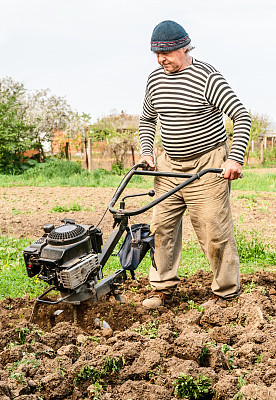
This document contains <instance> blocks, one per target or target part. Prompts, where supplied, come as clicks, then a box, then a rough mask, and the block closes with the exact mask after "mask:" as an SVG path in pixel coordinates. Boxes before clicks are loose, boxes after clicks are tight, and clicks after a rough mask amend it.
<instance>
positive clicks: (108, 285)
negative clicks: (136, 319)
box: [23, 162, 223, 305]
mask: <svg viewBox="0 0 276 400" xmlns="http://www.w3.org/2000/svg"><path fill="white" fill-rule="evenodd" d="M222 171H223V170H222V169H206V170H203V171H201V172H199V173H198V174H194V175H189V174H181V173H169V172H156V171H148V165H147V163H145V162H142V163H139V164H136V165H134V166H133V167H132V168H131V170H130V171H129V172H128V173H127V174H126V175H125V177H124V178H123V180H122V181H121V183H120V185H119V187H118V188H117V190H116V192H115V194H114V196H113V198H112V200H111V202H110V204H109V207H108V208H109V211H110V212H111V213H112V214H113V218H114V224H113V231H112V233H111V234H110V236H109V238H108V239H107V241H106V243H105V244H104V246H103V247H102V231H101V230H100V229H99V228H98V226H94V225H80V224H76V223H75V220H73V219H67V218H65V219H63V220H62V222H63V225H60V226H58V227H55V226H54V225H52V224H48V225H45V226H44V227H43V229H44V235H43V236H42V237H41V238H40V239H38V240H36V241H35V242H34V243H32V244H31V245H30V246H29V247H26V248H25V249H24V251H23V255H24V259H25V265H26V269H27V274H28V276H29V277H30V278H31V277H34V276H36V275H37V276H38V278H39V279H41V280H42V281H44V282H47V283H48V284H49V285H51V286H50V288H48V289H47V290H46V291H45V292H44V293H42V294H41V295H40V296H39V297H38V298H37V301H38V302H40V303H46V304H57V303H60V302H66V303H70V304H73V305H78V304H80V303H81V302H83V301H86V300H89V301H92V302H94V301H98V300H99V299H100V298H101V297H102V296H104V295H106V294H113V295H114V296H115V298H116V299H117V300H119V301H120V300H121V296H120V292H119V290H118V286H119V285H120V284H121V283H122V282H124V281H125V280H126V279H127V274H126V270H130V272H131V275H132V277H133V278H134V272H133V270H134V269H135V268H137V266H138V264H139V262H140V261H141V259H142V257H143V256H144V254H145V252H146V251H147V250H148V249H151V253H152V254H153V252H154V244H153V236H150V230H149V226H148V225H146V224H137V225H132V226H129V219H130V217H131V216H133V215H139V214H141V213H143V212H145V211H147V210H149V209H150V208H152V207H153V206H155V205H156V204H158V203H160V202H161V201H163V200H164V199H166V198H167V197H169V196H171V195H172V194H174V193H175V192H177V191H178V190H180V189H182V188H184V187H185V186H187V185H189V184H191V183H192V182H193V181H195V180H196V179H200V177H201V176H203V175H205V174H206V173H216V174H221V173H222ZM133 175H143V176H145V175H146V176H168V177H177V178H181V179H182V178H183V179H186V180H185V181H184V182H183V183H181V184H179V185H178V186H176V187H175V188H174V189H172V190H170V191H169V192H167V193H166V194H164V195H162V196H160V197H159V198H157V199H155V200H153V201H152V202H150V203H149V204H147V205H146V206H144V207H141V208H139V209H137V210H126V209H125V199H126V198H129V197H135V196H142V195H149V196H154V194H155V193H154V191H153V190H151V191H149V192H148V193H143V194H134V195H130V196H125V197H123V198H122V200H121V201H120V208H119V209H118V210H116V209H114V208H113V207H114V206H115V204H116V203H117V201H118V199H119V198H120V196H121V194H122V193H123V191H124V189H125V188H126V186H127V184H128V183H129V181H130V179H131V178H132V176H133ZM98 225H99V224H98ZM136 228H138V229H136ZM125 231H128V234H127V236H128V239H127V237H126V238H125V241H124V243H123V245H122V247H121V250H120V252H119V253H121V257H120V261H121V263H122V268H121V269H119V270H117V271H116V272H114V273H113V274H111V275H109V276H108V277H106V278H104V279H103V268H104V266H105V264H106V262H107V260H108V259H109V257H110V255H111V254H112V252H113V250H114V248H115V246H116V245H117V243H118V241H119V240H120V238H121V237H122V235H123V234H124V232H125ZM122 260H123V262H122ZM53 290H57V291H59V292H60V297H59V298H58V299H57V300H55V301H54V300H53V301H52V300H49V299H48V298H47V299H45V296H46V295H47V294H48V293H50V292H51V291H53Z"/></svg>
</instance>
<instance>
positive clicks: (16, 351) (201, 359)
mask: <svg viewBox="0 0 276 400" xmlns="http://www.w3.org/2000/svg"><path fill="white" fill-rule="evenodd" d="M275 278H276V273H269V272H258V273H256V274H254V276H252V275H244V276H242V285H243V293H242V295H241V296H240V298H239V300H238V301H237V302H233V303H230V304H229V305H228V306H227V307H225V308H221V307H220V306H218V305H211V306H210V307H206V308H205V309H204V310H203V309H200V308H199V307H198V306H199V305H200V304H202V303H203V302H204V301H205V300H207V299H208V298H209V296H210V284H211V274H209V273H206V272H202V271H198V272H197V273H196V275H195V276H192V277H189V278H186V279H181V283H180V285H179V287H178V290H177V294H176V297H175V300H174V303H173V304H172V305H171V306H166V307H161V308H160V309H159V310H158V311H154V312H152V311H146V310H145V309H143V308H142V307H141V300H142V299H143V298H144V296H145V295H146V294H147V293H148V292H149V288H148V285H147V280H146V278H144V277H140V278H139V277H138V279H137V281H131V280H128V281H126V282H125V284H124V287H123V292H124V297H125V300H126V301H125V303H118V302H116V301H115V300H114V299H113V298H110V299H106V300H104V301H102V302H100V303H97V304H92V305H91V304H82V305H80V306H78V312H77V316H78V317H77V323H74V318H73V308H72V306H71V305H65V304H62V305H60V304H59V305H55V306H48V305H47V306H46V305H39V306H36V309H35V310H34V313H33V318H32V323H30V322H29V321H30V317H31V314H32V311H33V306H34V300H30V299H29V298H28V297H27V296H26V297H24V298H17V299H13V300H12V299H10V298H7V299H5V300H3V301H2V302H1V303H0V312H1V314H0V325H1V327H0V329H1V331H0V398H1V400H10V399H17V400H41V399H45V400H56V399H66V400H77V399H79V400H86V399H102V400H107V399H108V400H130V399H132V400H138V399H139V400H141V399H142V400H151V399H152V400H155V399H161V400H172V399H176V397H174V389H175V384H174V382H175V380H176V379H177V378H178V377H179V376H180V374H181V373H184V374H188V375H191V376H192V377H194V378H195V379H196V378H197V377H198V376H199V375H200V374H202V375H203V376H205V377H209V378H210V379H211V382H212V390H214V391H216V394H212V393H211V392H209V394H208V395H207V394H206V395H204V396H203V397H200V398H203V399H221V400H224V399H225V400H226V399H234V396H235V395H237V394H238V393H239V395H238V396H239V397H237V396H236V398H235V399H256V400H262V399H269V400H273V399H276V345H275V343H276V342H275V338H276V318H275V317H276V304H275V301H276V290H275ZM252 282H254V284H255V286H254V284H252ZM253 286H254V287H253ZM191 300H192V301H193V302H194V303H193V302H192V301H191ZM188 301H189V303H188ZM57 309H58V310H62V311H63V312H62V313H60V314H59V315H58V316H54V314H53V313H54V311H56V310H57ZM96 317H98V318H99V319H100V320H101V321H105V322H107V323H108V324H109V325H110V328H106V329H103V330H102V329H101V328H99V327H97V325H96V324H95V322H94V320H95V318H96ZM114 360H115V361H114ZM108 362H109V364H108ZM112 362H113V363H114V362H115V363H117V364H112ZM108 365H109V367H108ZM114 365H115V367H114ZM104 366H105V373H103V370H104ZM112 366H113V367H112ZM116 366H117V368H116ZM91 371H92V372H91ZM89 372H90V375H89ZM99 372H102V376H101V377H100V378H99ZM97 373H98V375H96V374H97ZM96 379H97V380H98V381H100V383H101V385H102V388H100V390H99V387H98V390H99V391H100V394H99V393H98V394H97V386H95V385H94V383H95V380H96ZM242 394H243V395H244V397H241V396H242ZM187 398H190V399H193V398H196V397H187Z"/></svg>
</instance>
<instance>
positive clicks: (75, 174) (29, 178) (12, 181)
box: [0, 160, 152, 188]
mask: <svg viewBox="0 0 276 400" xmlns="http://www.w3.org/2000/svg"><path fill="white" fill-rule="evenodd" d="M126 172H127V170H123V171H122V175H118V174H117V173H115V171H114V170H113V171H107V170H105V169H102V168H99V169H95V170H94V171H93V172H92V173H91V174H90V173H89V172H88V171H87V170H84V169H82V168H81V167H80V165H79V163H76V162H72V161H64V160H49V161H47V162H46V163H41V164H36V166H35V167H33V168H30V169H28V170H27V171H24V172H23V173H22V174H20V175H1V174H0V186H2V187H9V186H51V187H53V186H63V187H64V186H69V187H76V186H84V187H117V186H118V185H119V183H120V182H121V180H122V179H123V176H124V174H125V173H126ZM128 186H129V187H138V188H151V187H152V179H151V178H143V177H142V176H138V175H137V176H134V177H133V178H132V179H131V181H130V183H129V185H128Z"/></svg>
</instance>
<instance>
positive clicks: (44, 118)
mask: <svg viewBox="0 0 276 400" xmlns="http://www.w3.org/2000/svg"><path fill="white" fill-rule="evenodd" d="M0 84H1V87H2V88H3V90H2V94H3V96H4V97H5V96H8V95H10V94H11V93H13V94H14V95H16V102H17V114H18V116H19V115H20V116H21V119H22V121H23V123H24V124H25V125H26V126H32V132H31V138H32V146H33V148H35V149H37V150H38V152H39V155H40V157H39V158H41V159H42V160H43V159H44V158H45V155H44V147H45V146H47V144H48V145H49V144H50V143H51V142H52V140H53V137H54V134H55V132H56V131H57V130H62V131H63V132H64V133H65V135H66V137H67V142H68V141H69V140H70V139H72V140H73V141H76V143H77V142H78V137H79V136H80V135H81V137H83V138H84V135H85V132H86V130H87V127H88V126H89V123H90V116H89V115H87V114H79V113H77V112H76V111H74V110H73V109H72V108H71V106H70V105H69V104H68V103H67V101H66V99H65V98H64V97H60V96H56V95H54V94H52V93H51V92H50V90H49V89H45V90H35V91H30V90H27V89H25V88H24V86H23V84H22V83H18V82H15V81H14V80H13V79H12V78H9V77H8V78H4V79H2V80H0ZM19 89H20V90H19ZM29 133H30V132H29ZM48 147H49V146H48Z"/></svg>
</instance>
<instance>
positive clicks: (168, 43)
mask: <svg viewBox="0 0 276 400" xmlns="http://www.w3.org/2000/svg"><path fill="white" fill-rule="evenodd" d="M189 43H191V39H190V38H189V35H188V33H187V32H186V31H185V29H184V28H183V27H182V26H181V25H179V24H177V23H176V22H174V21H169V20H168V21H163V22H160V24H158V25H157V26H156V27H155V28H154V30H153V32H152V35H151V51H155V52H156V51H173V50H177V49H180V48H181V47H185V46H187V45H188V44H189Z"/></svg>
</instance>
